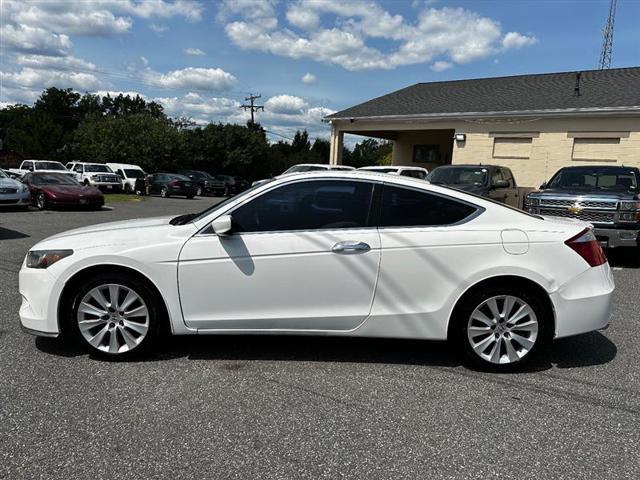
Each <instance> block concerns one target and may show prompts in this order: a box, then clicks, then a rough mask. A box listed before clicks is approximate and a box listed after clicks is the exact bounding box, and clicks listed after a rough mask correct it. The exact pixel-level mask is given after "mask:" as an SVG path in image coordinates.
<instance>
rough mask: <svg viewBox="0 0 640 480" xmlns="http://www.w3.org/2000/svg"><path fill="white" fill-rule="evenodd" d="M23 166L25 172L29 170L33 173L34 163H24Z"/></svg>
mask: <svg viewBox="0 0 640 480" xmlns="http://www.w3.org/2000/svg"><path fill="white" fill-rule="evenodd" d="M23 165H24V166H23V167H22V169H23V170H29V171H30V172H33V162H24V164H23Z"/></svg>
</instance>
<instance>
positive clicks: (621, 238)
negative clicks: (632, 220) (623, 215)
mask: <svg viewBox="0 0 640 480" xmlns="http://www.w3.org/2000/svg"><path fill="white" fill-rule="evenodd" d="M593 233H594V234H595V236H596V238H597V239H598V241H599V242H600V245H602V247H604V248H616V247H637V246H638V244H639V238H640V230H625V229H620V228H603V227H595V228H594V229H593Z"/></svg>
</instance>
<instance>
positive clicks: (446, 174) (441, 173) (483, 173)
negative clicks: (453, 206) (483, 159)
mask: <svg viewBox="0 0 640 480" xmlns="http://www.w3.org/2000/svg"><path fill="white" fill-rule="evenodd" d="M487 177H488V170H487V169H486V168H483V167H438V168H436V169H435V170H433V171H432V172H431V173H430V174H429V176H428V177H427V178H428V179H429V181H430V182H431V183H436V184H437V183H441V184H444V185H477V186H480V185H486V183H487Z"/></svg>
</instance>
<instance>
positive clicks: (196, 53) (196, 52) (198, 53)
mask: <svg viewBox="0 0 640 480" xmlns="http://www.w3.org/2000/svg"><path fill="white" fill-rule="evenodd" d="M184 53H186V54H187V55H194V56H202V55H206V53H205V52H204V51H202V50H200V49H199V48H185V49H184Z"/></svg>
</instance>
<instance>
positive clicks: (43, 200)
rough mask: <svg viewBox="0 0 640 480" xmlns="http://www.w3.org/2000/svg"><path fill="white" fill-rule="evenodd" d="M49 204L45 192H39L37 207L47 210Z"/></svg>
mask: <svg viewBox="0 0 640 480" xmlns="http://www.w3.org/2000/svg"><path fill="white" fill-rule="evenodd" d="M47 206H48V205H47V196H46V195H45V194H44V192H38V193H37V195H36V207H38V209H39V210H46V209H47Z"/></svg>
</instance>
